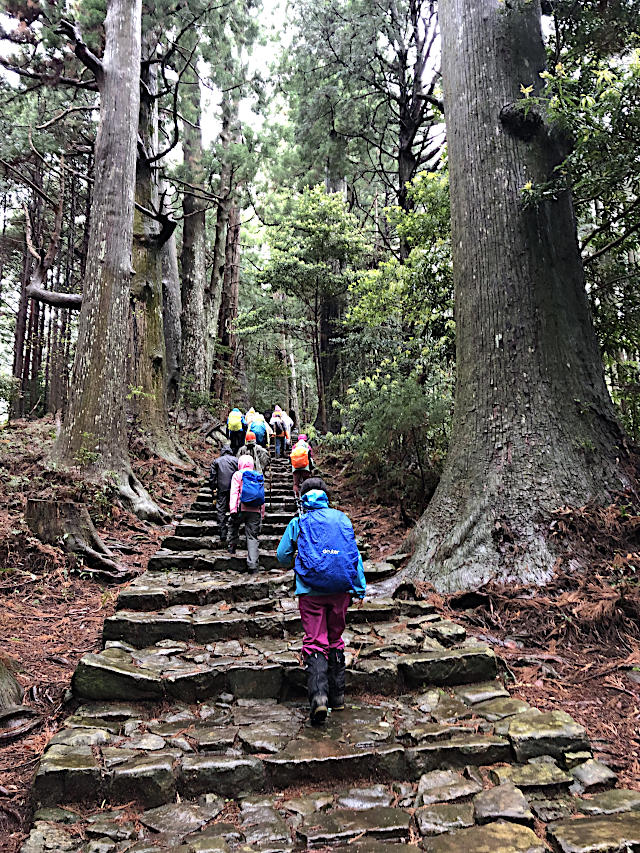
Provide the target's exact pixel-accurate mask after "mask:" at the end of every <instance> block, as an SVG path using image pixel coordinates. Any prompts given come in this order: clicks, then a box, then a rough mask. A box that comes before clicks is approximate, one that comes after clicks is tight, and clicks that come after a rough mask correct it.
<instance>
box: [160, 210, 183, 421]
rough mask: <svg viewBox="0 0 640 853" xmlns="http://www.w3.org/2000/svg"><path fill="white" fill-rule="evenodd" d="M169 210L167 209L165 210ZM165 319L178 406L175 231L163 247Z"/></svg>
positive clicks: (171, 393) (170, 385)
mask: <svg viewBox="0 0 640 853" xmlns="http://www.w3.org/2000/svg"><path fill="white" fill-rule="evenodd" d="M165 212H166V211H165ZM161 254H162V319H163V325H164V342H165V350H166V353H167V369H166V377H165V378H166V387H167V405H168V406H169V408H174V407H175V406H177V405H178V398H179V396H180V378H181V374H182V328H181V325H180V316H181V314H182V297H181V294H180V272H179V270H178V250H177V248H176V235H175V232H174V233H173V234H172V235H171V237H169V239H168V240H167V241H166V243H164V244H163V246H162V252H161Z"/></svg>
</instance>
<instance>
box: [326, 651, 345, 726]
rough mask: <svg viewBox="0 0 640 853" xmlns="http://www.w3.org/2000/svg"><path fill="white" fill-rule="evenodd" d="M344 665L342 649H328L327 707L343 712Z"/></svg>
mask: <svg viewBox="0 0 640 853" xmlns="http://www.w3.org/2000/svg"><path fill="white" fill-rule="evenodd" d="M345 675H346V664H345V662H344V652H343V651H342V649H329V707H330V708H331V710H332V711H344V685H345Z"/></svg>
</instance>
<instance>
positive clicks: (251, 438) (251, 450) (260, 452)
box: [236, 430, 271, 474]
mask: <svg viewBox="0 0 640 853" xmlns="http://www.w3.org/2000/svg"><path fill="white" fill-rule="evenodd" d="M236 456H237V457H238V459H239V458H240V457H241V456H250V457H251V458H252V459H253V467H254V470H255V471H257V472H258V474H265V473H266V472H267V471H268V470H269V468H270V467H271V457H270V456H269V451H268V450H265V449H264V447H260V445H259V444H257V442H256V436H255V433H253V432H251V430H249V432H248V433H247V437H246V439H245V443H244V444H243V445H242V447H241V448H240V450H239V451H238V452H237V453H236Z"/></svg>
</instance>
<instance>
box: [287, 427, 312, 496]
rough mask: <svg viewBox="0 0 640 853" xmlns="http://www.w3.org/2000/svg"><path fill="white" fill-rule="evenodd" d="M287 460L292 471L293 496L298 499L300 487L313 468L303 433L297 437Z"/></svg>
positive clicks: (310, 452) (309, 446)
mask: <svg viewBox="0 0 640 853" xmlns="http://www.w3.org/2000/svg"><path fill="white" fill-rule="evenodd" d="M289 459H290V460H291V470H292V471H293V494H294V495H295V496H296V497H300V487H301V485H302V484H303V483H304V481H305V480H308V479H309V477H310V476H311V472H312V471H313V468H314V464H313V451H312V450H311V445H310V444H309V441H308V439H307V436H306V435H305V434H304V433H302V435H300V436H298V441H297V442H296V444H295V447H294V448H293V450H292V451H291V454H290V455H289Z"/></svg>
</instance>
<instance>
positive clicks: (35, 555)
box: [0, 419, 640, 853]
mask: <svg viewBox="0 0 640 853" xmlns="http://www.w3.org/2000/svg"><path fill="white" fill-rule="evenodd" d="M53 428H54V424H53V421H52V420H50V419H44V420H41V421H37V422H32V423H26V422H17V423H15V424H13V425H12V426H11V427H10V428H5V429H4V430H2V431H0V507H1V508H2V509H0V596H1V597H2V607H1V608H0V637H2V638H3V640H2V652H1V654H2V658H3V660H4V661H5V662H8V663H9V664H11V665H12V666H13V667H14V668H15V671H16V674H17V677H18V680H19V681H20V683H21V685H22V686H23V687H24V688H25V703H26V704H28V705H30V706H32V707H34V708H36V709H37V710H38V711H40V712H41V713H42V715H43V718H42V724H41V725H40V726H39V727H37V728H36V729H34V730H33V731H32V732H30V733H29V734H27V735H25V736H24V737H23V738H22V739H19V740H16V741H13V742H8V743H6V744H5V745H2V743H1V741H0V851H2V853H17V851H18V850H19V848H20V845H21V843H22V840H23V839H24V837H25V835H26V833H27V832H28V827H29V823H30V820H31V803H30V786H31V782H32V779H33V775H34V772H35V768H36V765H37V762H38V759H39V756H40V753H41V751H42V750H43V748H44V746H45V744H46V743H47V741H48V740H49V739H50V737H51V736H52V735H53V734H54V733H55V732H56V731H57V730H58V728H60V726H61V723H62V721H63V719H64V716H65V714H66V711H65V709H64V701H65V694H66V692H67V690H68V689H69V686H70V681H71V676H72V674H73V671H74V668H75V666H76V664H77V662H78V661H79V659H80V657H81V656H82V655H83V654H85V653H86V652H89V651H93V650H97V649H99V648H100V645H101V644H100V638H101V630H102V623H103V621H104V619H105V617H107V616H109V615H110V614H111V613H112V612H113V610H114V605H115V601H116V598H117V595H118V591H119V590H120V589H121V588H122V587H123V586H124V585H125V584H121V585H115V584H113V585H109V586H107V585H105V584H103V583H97V582H96V581H94V580H92V579H91V578H90V577H88V576H86V575H82V574H79V573H78V572H77V571H74V569H79V568H80V567H78V566H75V565H74V561H73V558H71V557H69V556H68V555H66V554H65V553H64V552H63V551H62V549H61V548H58V547H54V546H48V545H42V544H41V543H39V542H38V541H37V540H36V539H34V537H33V536H31V534H30V533H29V531H28V530H27V528H26V526H25V524H24V521H23V513H24V505H25V503H26V498H27V497H30V496H32V497H36V496H38V497H51V496H53V495H57V496H63V497H65V498H67V499H74V500H83V501H85V502H86V503H87V506H88V507H89V510H90V514H91V516H92V519H93V520H94V523H95V524H96V527H97V528H98V530H99V532H100V534H101V535H102V536H103V538H104V540H105V541H106V542H107V544H109V545H110V546H111V547H113V548H114V550H115V549H116V548H117V550H118V553H119V557H120V562H121V563H123V564H124V565H125V566H128V567H131V568H132V569H135V570H136V571H140V572H141V571H143V570H144V568H145V566H146V563H147V561H148V559H149V557H150V556H151V554H152V553H153V552H154V551H156V550H157V547H158V544H159V542H160V540H161V539H162V538H163V537H164V536H166V535H167V533H168V532H169V529H170V528H169V527H157V526H153V525H149V524H145V523H144V522H140V521H139V520H138V519H136V518H135V517H133V516H132V515H130V514H129V513H127V512H125V511H124V510H122V509H120V508H119V507H118V506H117V505H116V504H115V503H114V502H113V501H112V500H111V499H110V497H109V495H108V494H107V493H105V492H103V491H101V490H99V489H87V488H86V487H84V486H80V485H79V484H77V483H73V481H67V480H65V479H64V478H61V477H60V476H59V475H45V474H44V473H43V467H42V461H43V458H44V456H45V454H46V451H47V449H48V447H49V445H50V443H51V441H52V436H53ZM181 438H182V442H183V446H184V447H185V448H186V449H187V450H188V452H189V453H190V454H191V456H192V458H193V459H194V461H195V462H196V463H198V464H199V465H200V466H202V469H204V466H205V465H208V463H209V461H210V459H211V457H212V455H213V453H214V451H213V449H212V447H211V446H210V445H209V444H206V443H205V442H204V441H203V440H202V438H201V437H200V436H199V435H197V434H195V433H193V432H189V433H187V432H183V433H182V436H181ZM319 461H320V464H322V454H320V460H319ZM326 467H327V469H328V472H329V473H332V474H333V475H334V476H333V488H334V489H335V493H336V495H337V496H338V499H339V504H340V507H341V508H342V509H344V510H345V511H346V512H347V513H348V514H349V515H350V517H351V518H352V520H353V522H354V526H355V528H356V532H357V533H358V534H359V535H364V536H365V537H366V539H367V541H368V545H369V555H370V558H371V559H374V560H380V559H383V558H384V557H385V556H387V555H389V554H392V553H395V552H397V551H398V550H399V548H400V546H401V543H402V540H403V538H404V536H405V534H406V527H405V525H404V524H403V523H402V521H401V520H400V517H401V513H400V510H399V508H398V507H397V506H381V505H379V504H373V503H370V502H369V501H368V500H367V498H366V497H365V496H366V495H367V494H368V492H367V488H366V484H364V486H363V484H361V483H360V484H359V483H357V482H356V481H355V480H354V478H353V477H351V476H349V473H350V472H349V468H345V467H344V466H338V465H337V464H336V460H334V459H333V458H331V457H328V458H327V460H326ZM134 468H135V470H136V473H137V475H138V476H139V477H140V478H141V479H142V480H143V482H144V483H145V485H146V486H147V488H149V489H150V490H151V491H152V493H153V495H154V497H155V498H156V499H157V500H159V501H161V502H162V503H164V504H166V505H167V506H169V504H171V506H172V511H173V513H174V514H179V513H180V512H181V511H182V510H183V509H184V508H186V506H187V505H188V504H189V503H190V502H191V501H192V500H193V497H194V492H195V490H196V483H197V478H196V477H194V474H193V473H191V474H190V473H187V472H184V473H183V472H181V471H176V470H175V469H174V468H172V467H171V466H170V465H167V464H165V463H162V462H159V461H158V460H157V459H149V458H145V457H144V455H140V456H139V458H137V459H134ZM621 506H622V505H621ZM621 506H619V507H618V508H617V509H616V508H613V509H612V508H610V509H609V510H608V515H607V513H606V511H602V512H601V513H596V512H591V513H589V512H587V511H584V512H582V514H581V515H576V514H575V513H574V514H573V515H572V514H570V513H569V514H567V512H564V513H562V512H561V513H559V514H558V519H556V520H555V521H556V526H557V528H558V532H559V533H563V534H572V537H573V538H572V541H575V540H576V537H577V539H578V540H580V539H581V540H582V541H583V542H585V543H588V548H587V546H586V545H585V549H586V552H588V553H585V555H584V556H586V557H590V559H591V565H592V566H593V571H592V572H590V574H589V577H588V578H584V577H583V578H582V580H581V581H580V582H577V581H576V579H575V577H574V576H570V575H568V574H564V573H563V571H562V569H560V570H559V572H558V578H557V582H554V583H553V584H551V585H550V586H549V587H547V588H546V589H545V590H544V591H541V590H536V589H530V588H529V589H525V588H521V589H518V590H516V592H515V594H514V592H513V590H510V591H509V593H508V594H507V591H506V590H504V589H501V588H500V587H498V586H493V587H489V588H485V589H483V590H482V591H481V592H480V593H479V594H472V595H471V596H466V597H465V596H447V597H446V598H445V599H443V598H440V597H438V596H436V595H435V594H434V593H433V592H432V591H431V590H429V589H424V590H423V592H424V594H425V596H427V597H431V598H433V599H434V600H435V601H436V603H437V604H438V605H439V607H440V608H441V610H442V611H443V612H445V613H447V612H448V613H451V614H452V615H455V618H456V620H457V621H459V622H463V623H464V624H466V626H467V628H468V629H469V631H470V632H471V633H474V634H476V635H478V636H481V637H484V638H485V639H486V640H487V642H489V643H490V644H492V645H493V646H494V647H495V648H496V651H497V652H498V653H499V654H500V655H501V656H502V658H503V660H504V661H505V664H506V666H507V668H508V671H509V672H510V673H511V675H512V676H513V679H514V688H515V690H514V691H513V692H514V694H515V695H520V697H521V698H523V699H525V700H526V701H528V702H530V703H531V704H532V705H534V706H537V707H539V708H541V709H561V710H565V711H567V712H569V713H570V714H571V715H572V716H573V717H574V718H575V719H576V720H577V721H579V722H581V723H582V724H583V725H585V726H586V727H587V729H588V732H589V734H590V736H591V738H592V741H593V744H594V749H595V751H596V753H597V754H599V755H602V756H604V758H605V760H606V761H607V763H608V764H610V766H612V767H613V768H614V769H615V770H616V771H617V772H618V773H619V776H620V781H621V783H622V784H624V785H626V786H627V787H631V788H636V789H640V740H639V735H638V729H639V725H638V724H639V722H640V650H639V645H638V636H637V630H638V628H637V626H636V629H635V631H636V633H634V629H633V626H632V622H633V613H631V615H629V613H630V610H629V608H630V607H631V608H632V609H633V606H635V605H632V604H629V602H633V601H634V595H635V593H634V592H633V589H635V587H634V579H633V574H634V572H633V571H632V568H633V564H634V559H635V558H634V554H635V548H634V547H632V546H633V543H634V541H635V537H636V535H637V531H638V530H640V524H637V523H636V522H637V520H638V518H637V516H636V515H634V514H633V513H632V512H631V513H630V512H629V508H628V506H625V507H624V508H621ZM594 543H595V544H594ZM636 547H637V546H636ZM635 556H637V555H635ZM630 588H631V591H630ZM585 602H586V603H587V604H588V605H589V607H587V610H586V611H585V610H584V604H585ZM594 608H595V611H594ZM634 667H635V668H634Z"/></svg>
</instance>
